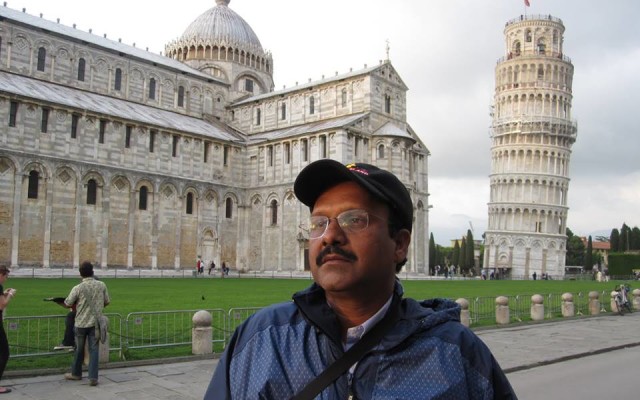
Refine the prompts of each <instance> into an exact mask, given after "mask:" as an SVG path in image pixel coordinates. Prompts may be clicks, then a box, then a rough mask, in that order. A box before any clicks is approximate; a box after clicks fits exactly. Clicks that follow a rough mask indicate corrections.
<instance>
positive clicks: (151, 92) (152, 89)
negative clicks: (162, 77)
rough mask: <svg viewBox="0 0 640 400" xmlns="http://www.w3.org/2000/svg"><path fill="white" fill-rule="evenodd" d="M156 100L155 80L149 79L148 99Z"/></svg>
mask: <svg viewBox="0 0 640 400" xmlns="http://www.w3.org/2000/svg"><path fill="white" fill-rule="evenodd" d="M155 98H156V78H151V79H149V99H151V100H154V99H155Z"/></svg>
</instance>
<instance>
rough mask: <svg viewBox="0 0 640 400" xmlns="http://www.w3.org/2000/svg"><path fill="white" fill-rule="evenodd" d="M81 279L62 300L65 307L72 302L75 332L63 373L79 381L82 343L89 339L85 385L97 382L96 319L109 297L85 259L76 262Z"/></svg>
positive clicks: (67, 377) (108, 301)
mask: <svg viewBox="0 0 640 400" xmlns="http://www.w3.org/2000/svg"><path fill="white" fill-rule="evenodd" d="M80 276H81V277H82V282H80V284H78V285H76V286H74V287H73V289H71V292H70V293H69V295H68V296H67V298H66V299H65V300H64V304H65V305H66V306H67V307H69V308H70V307H72V306H73V305H74V304H75V305H76V319H75V333H76V351H75V354H74V357H73V363H72V364H71V372H69V373H66V374H64V379H66V380H70V381H79V380H81V379H82V361H83V360H84V345H85V342H88V343H89V371H88V375H89V385H91V386H96V385H97V384H98V357H99V352H98V350H99V348H98V346H99V344H98V339H97V338H96V328H95V326H96V319H97V318H98V316H99V315H101V314H102V309H103V308H104V307H106V306H107V305H108V304H109V303H110V302H111V299H110V298H109V292H108V291H107V285H105V284H104V282H101V281H99V280H96V279H94V277H93V265H92V264H91V263H90V262H88V261H85V262H83V263H82V264H81V265H80Z"/></svg>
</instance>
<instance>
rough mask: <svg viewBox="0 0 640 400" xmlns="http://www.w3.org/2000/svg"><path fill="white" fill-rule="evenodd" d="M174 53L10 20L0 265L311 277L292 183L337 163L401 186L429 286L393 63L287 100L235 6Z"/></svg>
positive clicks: (186, 37) (416, 150)
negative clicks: (382, 174)
mask: <svg viewBox="0 0 640 400" xmlns="http://www.w3.org/2000/svg"><path fill="white" fill-rule="evenodd" d="M164 54H165V55H158V54H153V53H150V52H148V51H146V50H142V49H139V48H136V47H134V46H129V45H125V44H123V43H121V42H119V41H113V40H110V39H107V37H106V35H105V36H98V35H94V34H93V33H91V32H84V31H80V30H76V29H75V27H68V26H64V25H61V24H59V23H58V22H53V21H48V20H46V19H44V18H41V17H36V16H32V15H30V14H27V13H26V12H24V11H17V10H12V9H10V8H8V7H6V6H4V7H0V263H6V264H10V265H11V266H13V267H23V266H28V267H43V268H49V267H71V266H77V265H79V263H80V262H81V261H83V260H90V261H93V262H95V263H96V264H97V265H98V266H100V267H101V268H138V267H139V268H151V269H193V268H194V265H195V263H196V260H197V258H198V257H200V258H202V259H204V260H214V261H215V262H216V264H217V265H220V264H221V263H222V262H223V261H224V262H226V263H227V265H230V266H231V267H232V268H234V269H238V270H239V271H276V270H277V271H302V270H305V269H308V262H307V257H306V254H307V249H308V235H307V232H306V229H305V227H306V224H307V222H306V221H307V219H308V216H309V212H308V209H307V208H306V207H305V206H304V205H303V204H301V203H300V202H298V201H297V199H296V198H295V195H294V194H293V181H294V180H295V177H296V176H297V174H298V172H299V171H300V170H301V169H302V168H304V167H305V166H306V165H307V164H309V163H310V162H312V161H315V160H318V159H321V158H332V159H335V160H338V161H340V162H343V163H348V162H367V163H371V164H374V165H378V166H380V167H382V168H385V169H388V170H390V171H392V172H394V173H395V174H396V175H397V176H398V177H399V178H400V179H401V180H402V181H403V182H404V183H405V184H406V186H407V188H408V189H409V191H410V193H411V196H412V199H413V207H414V218H415V219H414V229H413V238H412V244H411V248H410V255H409V261H408V263H407V265H406V266H405V268H406V269H407V270H408V271H410V272H425V271H427V262H428V237H429V235H428V209H429V207H428V187H427V176H428V169H427V159H428V156H429V151H428V149H427V148H426V146H425V145H424V144H423V143H422V141H421V140H420V139H419V137H418V135H417V134H416V133H415V132H414V131H413V130H412V128H411V127H410V126H409V124H408V123H407V115H406V110H407V108H406V92H407V90H408V88H407V86H406V85H405V83H404V82H403V81H402V79H401V78H400V76H399V75H398V73H397V71H396V70H395V68H394V67H393V65H392V64H391V62H390V61H389V60H385V61H381V62H380V63H379V64H378V65H375V66H370V67H366V66H365V68H363V69H361V70H357V71H350V72H348V73H344V74H336V76H332V77H328V78H323V79H322V80H320V81H313V82H312V81H310V82H308V83H305V84H303V85H297V86H295V87H292V88H288V89H282V90H277V91H276V90H274V82H273V60H272V57H271V54H270V53H268V52H266V51H265V50H264V49H263V48H262V45H261V43H260V41H259V39H258V37H257V35H256V34H255V33H254V32H253V30H252V29H251V27H250V26H249V25H248V24H247V23H246V21H244V20H243V19H242V18H241V17H240V16H239V15H238V14H237V13H235V12H234V11H233V10H232V9H231V8H229V1H228V0H217V5H216V6H215V7H213V8H212V9H210V10H207V11H206V12H204V13H203V14H202V15H201V16H200V17H198V18H197V19H196V20H195V21H194V22H193V23H192V24H190V25H189V26H188V27H187V29H186V30H185V31H184V33H183V35H182V36H181V37H180V38H179V39H177V40H175V41H173V42H171V43H168V44H167V45H166V48H165V52H164Z"/></svg>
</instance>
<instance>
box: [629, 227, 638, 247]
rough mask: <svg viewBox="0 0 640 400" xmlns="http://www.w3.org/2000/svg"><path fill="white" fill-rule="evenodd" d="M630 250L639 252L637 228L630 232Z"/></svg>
mask: <svg viewBox="0 0 640 400" xmlns="http://www.w3.org/2000/svg"><path fill="white" fill-rule="evenodd" d="M631 250H640V229H638V227H637V226H634V227H633V229H632V230H631Z"/></svg>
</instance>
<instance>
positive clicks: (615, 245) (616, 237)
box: [609, 228, 620, 253]
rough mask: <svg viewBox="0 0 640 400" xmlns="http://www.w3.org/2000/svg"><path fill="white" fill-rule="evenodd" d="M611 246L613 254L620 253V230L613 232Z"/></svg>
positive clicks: (610, 238) (610, 240)
mask: <svg viewBox="0 0 640 400" xmlns="http://www.w3.org/2000/svg"><path fill="white" fill-rule="evenodd" d="M609 244H610V245H611V252H612V253H614V252H617V251H620V231H618V228H613V229H612V230H611V236H609Z"/></svg>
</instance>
